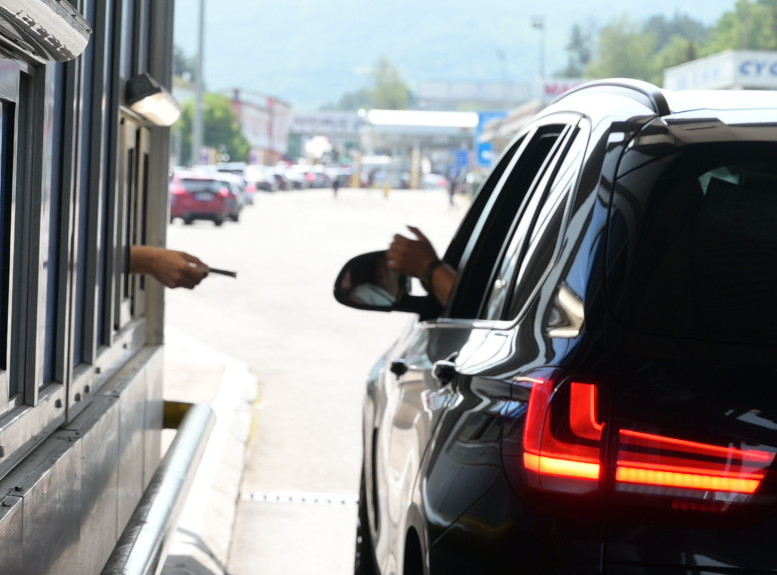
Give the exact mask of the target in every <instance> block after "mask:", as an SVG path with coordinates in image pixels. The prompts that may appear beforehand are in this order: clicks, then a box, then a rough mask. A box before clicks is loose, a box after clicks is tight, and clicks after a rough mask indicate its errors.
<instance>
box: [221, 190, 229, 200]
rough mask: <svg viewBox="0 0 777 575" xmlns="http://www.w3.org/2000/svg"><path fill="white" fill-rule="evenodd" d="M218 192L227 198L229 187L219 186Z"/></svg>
mask: <svg viewBox="0 0 777 575" xmlns="http://www.w3.org/2000/svg"><path fill="white" fill-rule="evenodd" d="M219 194H221V195H222V196H224V197H225V198H228V197H229V189H228V188H221V189H220V190H219Z"/></svg>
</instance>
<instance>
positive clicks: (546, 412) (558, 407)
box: [523, 381, 604, 493]
mask: <svg viewBox="0 0 777 575" xmlns="http://www.w3.org/2000/svg"><path fill="white" fill-rule="evenodd" d="M556 393H558V394H559V396H564V397H563V399H561V397H559V398H556V397H555V396H556ZM567 393H568V395H567ZM597 408H598V401H597V388H596V386H595V385H593V384H590V383H578V382H573V383H571V384H570V386H569V388H568V389H566V390H565V389H563V388H562V389H559V390H554V383H553V382H552V381H537V383H535V385H534V387H533V388H532V394H531V399H530V400H529V411H528V414H527V417H526V427H525V428H524V455H523V462H524V465H525V466H526V470H527V472H528V476H529V483H530V484H531V485H533V486H534V487H537V488H540V489H543V490H549V491H563V492H567V493H588V492H591V491H594V490H596V489H597V488H598V487H599V478H600V475H601V468H602V465H601V458H602V447H601V442H602V431H603V429H604V425H603V424H602V423H600V422H599V419H598V414H597Z"/></svg>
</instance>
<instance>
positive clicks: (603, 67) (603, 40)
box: [586, 17, 662, 81]
mask: <svg viewBox="0 0 777 575" xmlns="http://www.w3.org/2000/svg"><path fill="white" fill-rule="evenodd" d="M657 46H658V37H657V35H656V34H655V33H654V32H644V31H643V30H642V29H641V28H640V27H639V26H638V25H637V24H635V23H634V22H631V21H630V20H629V19H628V18H626V17H622V18H619V19H617V20H614V21H613V22H612V23H610V24H608V25H607V26H606V27H605V28H604V29H603V30H602V33H601V35H600V36H599V41H598V46H597V51H596V56H595V58H594V59H592V60H591V62H589V64H588V68H587V70H586V72H587V76H589V77H591V78H612V77H622V78H636V79H640V80H648V81H656V79H657V78H659V81H660V77H661V73H662V70H661V69H660V67H659V65H658V63H657V61H656V59H655V58H654V57H653V55H654V54H655V53H656V48H657Z"/></svg>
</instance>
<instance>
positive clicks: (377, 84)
mask: <svg viewBox="0 0 777 575" xmlns="http://www.w3.org/2000/svg"><path fill="white" fill-rule="evenodd" d="M411 102H412V95H411V93H410V88H408V86H407V84H406V83H405V81H404V80H403V79H402V76H401V74H400V73H399V70H397V69H396V68H395V67H394V66H393V65H392V64H391V62H389V61H388V60H387V59H386V58H381V59H380V60H379V61H378V63H377V64H376V66H375V68H374V70H373V89H372V106H373V107H374V108H381V109H384V110H407V109H408V108H410V104H411Z"/></svg>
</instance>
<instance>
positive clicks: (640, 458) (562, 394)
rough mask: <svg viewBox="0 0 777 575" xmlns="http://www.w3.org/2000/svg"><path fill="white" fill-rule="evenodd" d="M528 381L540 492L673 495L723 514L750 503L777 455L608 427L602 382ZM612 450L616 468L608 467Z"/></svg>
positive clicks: (533, 466)
mask: <svg viewBox="0 0 777 575" xmlns="http://www.w3.org/2000/svg"><path fill="white" fill-rule="evenodd" d="M524 382H530V383H531V384H532V388H531V395H530V399H529V406H528V410H527V413H526V420H525V426H524V433H523V449H524V453H523V462H524V467H525V469H526V473H527V482H528V484H529V486H530V487H533V488H535V489H538V490H541V491H546V492H556V493H570V494H586V493H591V492H594V491H596V490H598V489H601V488H602V487H603V486H605V485H608V486H614V490H615V491H616V492H619V493H626V494H628V493H632V494H639V495H644V496H668V497H670V498H672V507H674V508H676V509H685V510H707V511H710V510H724V509H725V505H727V504H729V503H747V502H748V501H750V500H751V496H752V495H754V494H756V493H757V491H758V489H759V487H760V486H761V484H762V482H763V480H764V478H765V477H766V470H767V469H768V468H769V467H770V466H771V465H772V462H773V460H774V457H775V450H774V449H770V448H766V447H763V446H758V447H757V448H756V447H750V446H743V445H741V443H737V444H729V445H725V444H724V442H723V441H721V442H719V443H715V442H709V443H707V442H699V441H692V440H689V439H686V438H684V437H680V436H676V435H674V434H665V433H652V432H650V433H649V432H645V431H642V430H638V429H634V428H631V427H629V426H623V427H619V428H617V429H610V430H608V429H607V428H606V427H605V423H604V421H603V419H602V418H601V415H600V412H599V409H600V400H599V386H598V385H597V384H595V383H588V382H580V381H575V380H574V379H572V380H570V379H568V378H565V379H564V380H563V382H562V383H560V384H559V378H558V377H552V378H542V379H524ZM608 431H609V433H608ZM607 436H609V441H610V443H611V444H612V446H611V447H606V445H605V444H606V443H607ZM608 452H609V453H614V465H613V464H611V465H609V466H608V465H607V462H606V458H607V453H608ZM716 502H717V503H716Z"/></svg>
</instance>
